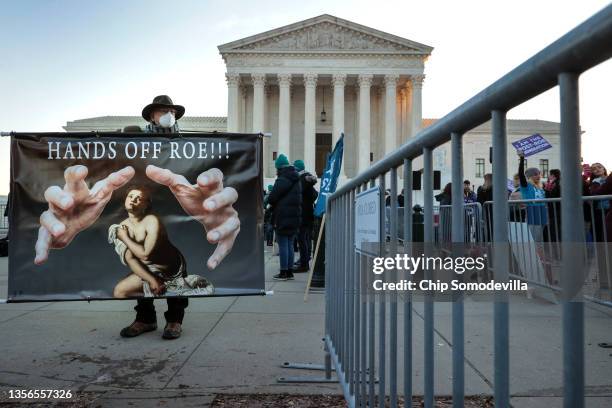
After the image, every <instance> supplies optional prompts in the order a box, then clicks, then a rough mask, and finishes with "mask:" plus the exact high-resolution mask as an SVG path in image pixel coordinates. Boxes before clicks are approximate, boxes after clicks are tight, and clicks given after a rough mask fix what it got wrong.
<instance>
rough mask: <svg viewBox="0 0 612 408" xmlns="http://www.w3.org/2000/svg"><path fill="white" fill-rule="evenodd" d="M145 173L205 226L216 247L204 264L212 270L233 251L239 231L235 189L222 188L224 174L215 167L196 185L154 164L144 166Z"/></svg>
mask: <svg viewBox="0 0 612 408" xmlns="http://www.w3.org/2000/svg"><path fill="white" fill-rule="evenodd" d="M146 173H147V176H148V177H149V178H150V179H151V180H153V181H155V182H157V183H159V184H163V185H165V186H168V188H170V191H171V192H172V194H174V196H175V197H176V199H177V200H178V202H179V204H180V205H181V207H183V209H184V210H185V212H186V213H187V214H189V215H191V216H192V217H193V218H195V219H196V220H197V221H198V222H200V223H201V224H202V225H203V226H204V229H205V230H206V239H207V240H208V242H210V243H211V244H217V247H216V249H215V251H214V252H213V254H212V255H211V256H210V258H208V262H207V263H206V264H207V266H208V268H210V269H215V268H216V267H217V265H219V263H221V261H222V260H223V259H224V258H225V257H226V256H227V254H229V252H230V251H231V250H232V247H233V246H234V241H235V240H236V236H237V235H238V233H239V232H240V220H239V219H238V212H236V210H235V209H234V207H233V204H234V203H235V202H236V200H238V192H236V189H234V188H232V187H225V188H224V187H223V173H222V172H221V170H219V169H214V168H213V169H210V170H207V171H205V172H203V173H201V174H200V175H199V176H198V179H197V183H196V184H191V183H189V181H187V179H186V178H185V177H184V176H182V175H180V174H175V173H173V172H172V171H170V170H168V169H162V168H159V167H156V166H153V165H148V166H147V170H146Z"/></svg>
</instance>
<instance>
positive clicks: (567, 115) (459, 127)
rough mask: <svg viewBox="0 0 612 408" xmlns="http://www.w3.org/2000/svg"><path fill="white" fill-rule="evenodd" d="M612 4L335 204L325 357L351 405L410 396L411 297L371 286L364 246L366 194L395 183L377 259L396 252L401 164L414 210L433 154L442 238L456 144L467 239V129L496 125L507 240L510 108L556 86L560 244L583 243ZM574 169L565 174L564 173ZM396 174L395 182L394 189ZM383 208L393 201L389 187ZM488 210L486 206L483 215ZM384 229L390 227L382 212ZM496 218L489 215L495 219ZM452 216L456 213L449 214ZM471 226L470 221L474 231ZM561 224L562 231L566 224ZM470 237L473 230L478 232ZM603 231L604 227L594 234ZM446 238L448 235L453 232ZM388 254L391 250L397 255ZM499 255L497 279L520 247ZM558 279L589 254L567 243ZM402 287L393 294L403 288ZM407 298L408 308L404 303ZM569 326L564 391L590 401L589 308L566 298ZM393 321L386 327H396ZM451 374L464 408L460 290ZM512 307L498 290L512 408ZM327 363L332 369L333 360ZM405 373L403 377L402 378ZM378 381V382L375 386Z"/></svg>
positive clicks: (497, 330)
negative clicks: (591, 101)
mask: <svg viewBox="0 0 612 408" xmlns="http://www.w3.org/2000/svg"><path fill="white" fill-rule="evenodd" d="M610 38H612V6H607V7H606V8H605V9H603V10H602V11H600V12H599V13H597V14H596V15H594V16H593V17H591V18H590V19H588V20H587V21H586V22H584V23H583V24H581V25H580V26H578V27H577V28H575V29H574V30H572V31H571V32H569V33H568V34H566V35H565V36H563V37H562V38H560V39H559V40H557V41H556V42H554V43H553V44H551V45H550V46H548V47H547V48H545V49H544V50H542V51H541V52H539V53H538V54H536V55H535V56H534V57H532V58H531V59H529V60H527V61H525V62H524V63H523V64H522V65H520V66H519V67H517V68H516V69H514V70H513V71H511V72H510V73H508V74H507V75H505V76H504V77H502V78H501V79H499V80H498V81H497V82H495V83H494V84H492V85H491V86H489V87H488V88H486V89H485V90H483V91H482V92H480V93H479V94H477V95H476V96H474V97H473V98H471V99H470V100H468V101H467V102H465V103H464V104H463V105H461V106H460V107H458V108H457V109H455V110H454V111H452V112H450V113H449V114H448V115H446V116H445V117H444V118H442V119H441V120H439V121H438V122H436V123H435V124H433V125H432V126H430V127H427V128H426V129H423V130H422V131H420V132H419V133H418V135H416V137H414V138H412V139H411V140H409V141H408V142H407V143H406V144H404V145H402V146H401V147H399V148H398V149H397V150H395V151H393V152H392V153H390V154H388V155H387V156H385V157H384V158H383V159H382V160H380V161H379V162H377V163H375V164H374V165H373V166H372V167H370V168H369V169H368V170H366V171H364V172H362V173H360V174H359V175H357V176H356V177H355V178H353V179H352V180H350V181H348V182H347V183H346V184H344V185H343V186H342V187H341V188H339V189H338V191H336V193H334V194H333V195H331V196H330V197H329V198H328V201H327V223H328V224H327V225H328V228H329V230H328V233H327V234H326V240H327V241H326V310H325V345H326V350H327V353H328V354H327V356H328V360H327V361H333V365H334V367H335V369H336V373H337V377H338V380H339V382H340V384H341V385H342V388H343V391H344V395H345V399H346V401H347V402H348V405H349V406H350V407H358V406H360V407H363V406H369V407H373V406H375V405H378V406H380V407H383V406H390V407H397V406H398V399H399V398H398V397H399V395H400V394H403V396H404V398H405V399H406V400H408V401H410V400H411V399H412V395H413V392H412V371H413V367H412V360H413V356H412V351H411V350H412V338H413V337H412V336H413V335H412V298H411V296H410V295H407V296H405V297H404V298H403V299H401V301H400V299H398V296H397V294H396V293H390V294H384V293H380V294H377V295H374V294H372V293H371V292H368V291H366V290H364V289H366V288H367V287H368V285H369V276H370V275H371V271H369V270H368V267H369V265H368V257H367V256H365V255H363V254H360V253H357V252H356V251H355V242H354V235H353V234H354V228H355V224H354V220H355V206H354V200H355V196H356V194H358V193H359V192H361V191H363V190H364V189H366V188H367V187H369V186H378V187H379V188H380V189H381V191H383V192H384V191H385V190H386V187H388V188H390V203H391V205H390V212H389V236H390V241H389V242H388V244H387V243H385V240H386V237H385V236H384V235H385V234H386V233H385V229H384V227H382V228H381V229H382V231H381V237H380V248H379V255H380V256H385V255H393V254H395V253H397V250H398V248H399V246H400V242H399V239H398V238H400V237H399V228H398V225H399V222H398V212H397V199H396V198H397V194H398V185H397V184H398V169H399V168H400V167H401V166H403V175H404V177H403V180H402V182H403V188H404V191H405V192H406V194H405V203H404V205H405V207H406V208H412V198H411V196H412V195H411V194H410V192H411V191H412V189H411V188H412V170H413V166H412V163H413V160H414V159H415V158H417V157H419V156H423V196H424V203H423V204H424V241H425V243H432V242H433V241H434V206H433V158H432V152H433V150H434V149H435V148H436V147H437V146H439V145H441V144H442V143H445V142H447V141H449V140H450V141H451V156H452V202H453V203H454V204H453V205H452V206H451V207H450V213H451V217H450V238H451V240H452V241H453V242H456V243H462V242H464V240H465V239H466V224H465V223H464V211H465V210H464V207H463V205H462V204H463V163H462V137H463V135H464V134H465V133H466V132H468V131H469V130H471V129H473V128H475V127H476V126H479V125H481V124H483V123H484V122H486V121H488V120H491V121H492V145H493V154H492V158H493V161H492V163H493V171H492V173H493V203H492V204H491V208H490V214H489V217H490V219H491V221H492V222H491V228H490V231H488V232H487V233H486V234H484V233H483V235H484V236H485V237H486V239H488V240H490V241H492V242H493V243H495V244H496V245H497V244H499V245H500V246H507V245H508V236H509V226H508V223H509V221H510V214H509V211H508V208H509V207H508V194H507V189H506V186H507V173H508V171H507V160H508V159H507V157H508V151H507V148H508V138H507V135H506V112H507V111H508V110H510V109H512V108H513V107H515V106H518V105H519V104H521V103H523V102H525V101H528V100H530V99H532V98H534V97H535V96H537V95H539V94H541V93H543V92H545V91H547V90H549V89H551V88H553V87H555V86H558V87H559V92H560V106H561V132H560V141H561V142H560V149H561V169H562V170H563V171H565V173H566V174H564V175H563V177H562V178H561V191H562V192H563V198H562V199H561V200H560V202H559V204H560V205H559V208H558V209H559V211H560V214H561V218H560V220H561V221H560V222H561V224H560V226H561V228H560V234H558V235H559V237H560V241H559V242H561V243H562V244H580V245H584V242H585V231H586V229H585V222H584V219H583V217H576V216H575V214H578V213H581V212H582V209H583V200H582V199H581V192H582V184H581V182H582V180H581V177H580V174H578V173H576V174H570V171H569V169H579V168H580V160H581V158H580V144H581V132H580V128H579V120H578V117H579V115H578V76H579V75H580V74H581V73H582V72H584V71H586V70H588V69H590V68H592V67H593V66H596V65H598V64H600V63H601V62H603V61H606V60H607V59H609V58H610V56H612V42H610ZM564 169H565V170H564ZM386 179H387V180H389V184H390V185H389V186H386V183H387V181H386ZM382 196H383V198H381V205H380V208H381V209H382V208H385V202H384V194H382ZM484 213H485V214H487V211H486V210H485V212H484ZM380 217H381V221H380V225H381V226H384V225H385V220H384V217H385V212H384V211H381V215H380ZM485 217H487V215H485ZM442 218H443V219H445V218H446V219H448V218H447V217H442ZM408 219H409V217H404V220H403V223H402V224H403V236H402V237H401V238H403V243H402V244H401V245H402V246H403V247H404V249H405V250H410V249H411V245H412V225H411V223H410V222H407V221H408ZM467 229H468V230H471V229H472V227H468V228H467ZM558 232H559V231H558ZM469 234H470V235H469V236H470V239H471V236H472V233H471V232H470V233H469ZM596 234H597V232H596ZM443 236H444V238H446V237H448V231H446V230H445V231H444V233H443ZM387 251H388V252H387ZM494 255H495V256H494V257H493V260H492V265H493V271H494V276H495V280H496V281H500V282H504V281H508V280H509V277H510V271H509V268H508V265H509V261H510V255H509V253H508V251H495V253H494ZM560 255H561V257H560V259H561V265H560V270H559V277H560V281H562V282H565V281H570V280H571V279H573V275H572V274H573V273H574V271H575V270H576V268H578V267H579V262H580V259H578V258H580V257H575V256H573V254H572V253H571V251H561V253H560ZM394 292H395V291H394ZM400 302H401V304H400ZM561 303H562V322H563V349H562V355H563V375H564V379H563V393H564V406H565V407H572V408H580V407H584V404H585V402H584V391H585V387H584V384H585V382H584V377H585V375H584V329H583V328H584V305H583V303H582V302H577V301H565V300H564V301H562V302H561ZM399 307H403V309H404V314H403V317H402V318H403V332H404V333H403V342H404V345H403V346H404V347H403V348H404V350H405V352H404V353H403V359H402V361H398V358H397V356H398V319H399V316H398V308H399ZM423 320H424V350H423V357H424V372H423V373H422V378H423V381H424V405H425V407H427V408H431V407H433V405H434V370H435V367H434V302H433V299H431V298H428V297H426V298H425V301H424V315H423ZM387 324H388V327H387ZM452 324H453V327H452V344H453V350H452V352H453V354H452V364H453V366H452V376H453V406H454V407H461V406H463V401H464V393H465V384H464V370H465V359H464V343H465V340H464V311H463V300H462V298H461V297H458V298H457V299H455V300H454V301H453V305H452ZM509 338H510V336H509V306H508V302H507V300H505V299H504V298H503V296H500V297H498V298H496V301H495V304H494V342H495V344H494V356H495V363H494V365H495V369H494V373H495V374H494V381H493V383H494V394H495V395H494V397H495V406H496V407H509V406H510V387H509V384H510V364H509ZM327 368H328V372H330V370H331V368H330V367H327ZM400 370H401V371H402V373H403V376H402V378H403V379H404V381H403V383H402V384H398V378H400V376H399V373H400ZM376 380H378V384H376Z"/></svg>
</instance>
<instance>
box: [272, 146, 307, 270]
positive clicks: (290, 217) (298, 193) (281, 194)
mask: <svg viewBox="0 0 612 408" xmlns="http://www.w3.org/2000/svg"><path fill="white" fill-rule="evenodd" d="M274 167H276V171H277V175H278V177H277V178H276V181H275V182H274V187H272V192H271V193H270V195H269V196H268V204H269V205H271V206H272V214H273V215H272V224H273V225H274V231H275V232H276V240H277V241H278V250H279V257H280V273H279V274H277V275H274V277H273V279H274V280H283V281H286V280H290V279H293V240H294V239H295V236H296V234H297V233H298V230H299V228H300V225H301V224H302V186H301V183H300V176H299V175H298V172H297V171H296V170H295V167H293V166H291V165H290V164H289V160H288V159H287V156H285V155H284V154H281V155H279V156H278V158H277V159H276V161H275V163H274Z"/></svg>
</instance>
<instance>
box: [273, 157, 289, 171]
mask: <svg viewBox="0 0 612 408" xmlns="http://www.w3.org/2000/svg"><path fill="white" fill-rule="evenodd" d="M287 166H289V159H287V156H285V155H284V154H279V155H278V157H277V158H276V161H275V162H274V167H276V168H277V169H282V168H283V167H287Z"/></svg>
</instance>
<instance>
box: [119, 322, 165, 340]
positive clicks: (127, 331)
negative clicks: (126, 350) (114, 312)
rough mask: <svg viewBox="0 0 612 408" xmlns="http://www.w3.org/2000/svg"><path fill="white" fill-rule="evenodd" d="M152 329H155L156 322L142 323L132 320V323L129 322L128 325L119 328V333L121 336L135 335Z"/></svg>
mask: <svg viewBox="0 0 612 408" xmlns="http://www.w3.org/2000/svg"><path fill="white" fill-rule="evenodd" d="M153 330H157V323H143V322H139V321H134V323H132V324H130V325H129V326H128V327H124V328H123V329H121V332H120V333H119V334H120V335H121V337H136V336H140V335H141V334H142V333H146V332H150V331H153Z"/></svg>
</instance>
